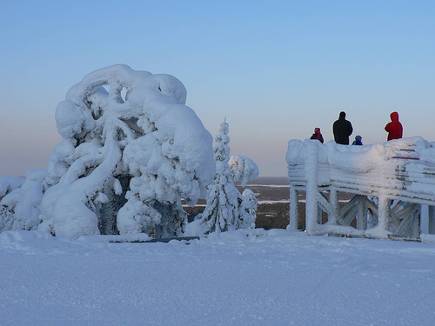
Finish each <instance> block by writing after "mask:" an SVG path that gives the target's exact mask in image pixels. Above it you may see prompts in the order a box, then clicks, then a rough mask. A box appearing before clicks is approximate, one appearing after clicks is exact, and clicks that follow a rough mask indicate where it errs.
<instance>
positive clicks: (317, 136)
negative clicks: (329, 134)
mask: <svg viewBox="0 0 435 326" xmlns="http://www.w3.org/2000/svg"><path fill="white" fill-rule="evenodd" d="M310 139H317V140H318V141H319V142H321V143H322V144H323V136H322V133H321V132H320V128H314V134H313V135H312V136H311V138H310Z"/></svg>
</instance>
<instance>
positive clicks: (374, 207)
mask: <svg viewBox="0 0 435 326" xmlns="http://www.w3.org/2000/svg"><path fill="white" fill-rule="evenodd" d="M287 163H288V177H289V186H290V223H289V228H290V229H297V228H298V225H297V224H298V223H297V221H298V210H297V195H298V192H300V191H304V192H305V193H306V206H305V210H306V212H305V219H306V221H305V222H306V223H305V224H306V231H307V232H308V233H309V234H336V235H342V236H359V237H369V238H394V239H411V240H419V239H420V232H421V229H423V230H425V229H426V230H427V232H428V231H429V229H430V228H431V226H430V225H429V224H431V223H432V222H433V220H434V218H433V215H434V214H433V210H432V209H431V208H430V207H431V206H435V146H434V144H433V143H430V142H428V141H426V140H424V139H422V138H420V137H414V138H407V139H402V140H397V141H391V142H387V143H384V144H375V145H365V146H346V145H337V144H335V143H333V142H330V143H327V144H321V143H320V142H318V141H316V140H305V141H301V140H291V141H289V144H288V151H287ZM340 192H343V193H350V194H353V197H352V198H351V199H350V201H349V202H347V203H339V202H338V200H337V199H338V194H339V193H340ZM421 224H422V225H421ZM423 224H424V225H423ZM432 224H433V223H432Z"/></svg>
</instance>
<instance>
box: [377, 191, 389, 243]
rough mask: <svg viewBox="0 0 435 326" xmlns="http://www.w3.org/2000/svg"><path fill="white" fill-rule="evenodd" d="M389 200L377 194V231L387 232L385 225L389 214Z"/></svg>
mask: <svg viewBox="0 0 435 326" xmlns="http://www.w3.org/2000/svg"><path fill="white" fill-rule="evenodd" d="M389 203H390V200H389V199H388V198H387V197H386V196H384V195H380V196H379V203H378V226H377V229H378V231H381V232H382V233H385V234H387V226H388V219H389V214H390V207H389Z"/></svg>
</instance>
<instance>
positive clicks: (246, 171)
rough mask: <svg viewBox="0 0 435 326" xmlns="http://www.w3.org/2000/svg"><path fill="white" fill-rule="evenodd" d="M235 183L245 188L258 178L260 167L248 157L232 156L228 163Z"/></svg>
mask: <svg viewBox="0 0 435 326" xmlns="http://www.w3.org/2000/svg"><path fill="white" fill-rule="evenodd" d="M228 164H229V165H230V170H231V174H232V176H233V179H234V182H236V183H240V185H241V186H243V187H245V186H246V185H247V184H248V183H249V182H252V181H254V180H255V179H257V178H258V174H259V172H258V167H257V164H255V162H254V161H253V160H252V159H250V158H249V157H247V156H246V155H231V157H230V160H229V162H228Z"/></svg>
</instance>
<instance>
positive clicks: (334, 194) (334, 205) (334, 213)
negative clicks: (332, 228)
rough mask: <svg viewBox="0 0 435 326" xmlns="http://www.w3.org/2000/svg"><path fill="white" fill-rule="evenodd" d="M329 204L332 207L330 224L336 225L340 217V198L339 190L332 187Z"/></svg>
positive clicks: (329, 217) (329, 216) (329, 218)
mask: <svg viewBox="0 0 435 326" xmlns="http://www.w3.org/2000/svg"><path fill="white" fill-rule="evenodd" d="M329 204H330V205H331V212H330V214H329V215H328V224H332V225H335V224H337V217H338V198H337V189H336V188H335V187H332V186H331V188H330V190H329Z"/></svg>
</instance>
